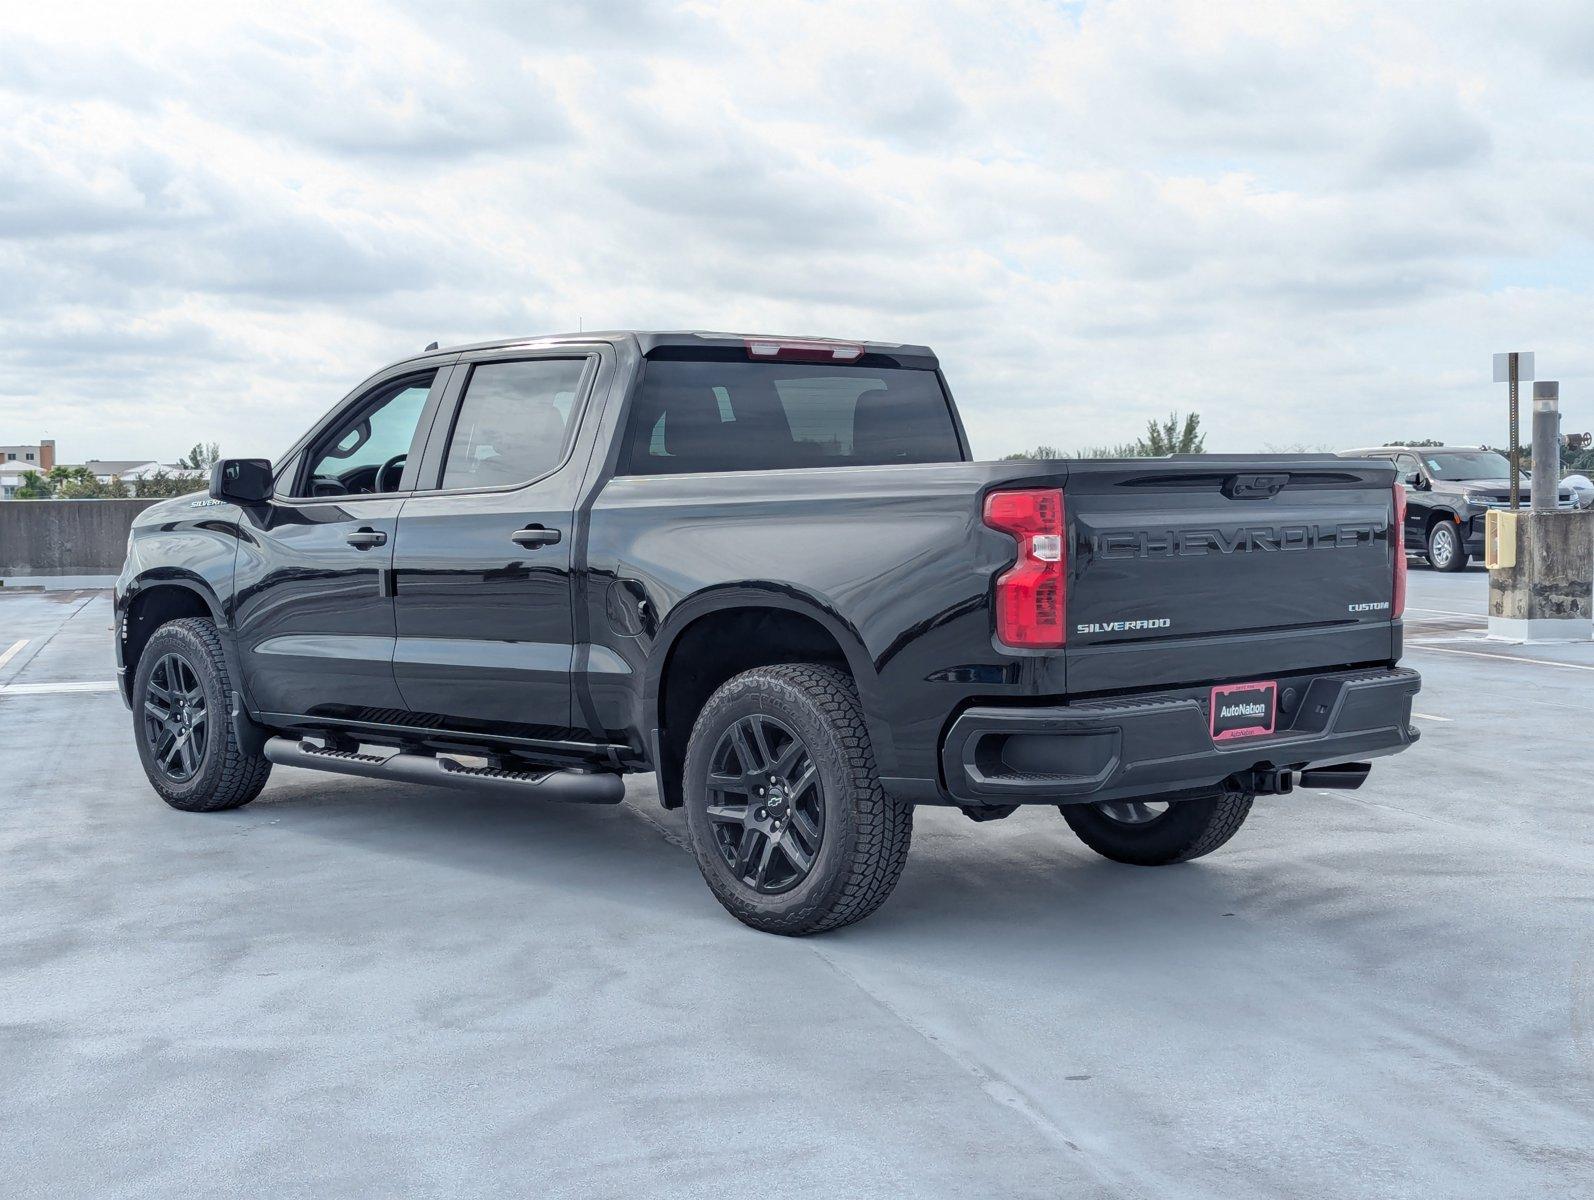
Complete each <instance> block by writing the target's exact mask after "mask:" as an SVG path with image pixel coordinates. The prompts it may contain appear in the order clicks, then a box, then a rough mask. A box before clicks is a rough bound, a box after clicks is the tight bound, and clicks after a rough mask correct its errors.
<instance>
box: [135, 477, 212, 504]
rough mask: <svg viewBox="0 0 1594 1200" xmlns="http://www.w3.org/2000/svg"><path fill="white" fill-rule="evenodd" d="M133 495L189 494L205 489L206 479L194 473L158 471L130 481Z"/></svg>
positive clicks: (141, 496)
mask: <svg viewBox="0 0 1594 1200" xmlns="http://www.w3.org/2000/svg"><path fill="white" fill-rule="evenodd" d="M128 483H129V486H130V487H132V489H133V495H134V496H136V497H138V498H139V499H149V498H151V497H164V496H187V495H191V494H192V493H194V492H202V491H204V490H205V481H204V480H202V479H196V478H194V477H193V476H192V475H173V474H172V473H171V472H170V471H156V472H155V474H153V475H149V476H146V477H145V478H143V479H133V480H129V481H128Z"/></svg>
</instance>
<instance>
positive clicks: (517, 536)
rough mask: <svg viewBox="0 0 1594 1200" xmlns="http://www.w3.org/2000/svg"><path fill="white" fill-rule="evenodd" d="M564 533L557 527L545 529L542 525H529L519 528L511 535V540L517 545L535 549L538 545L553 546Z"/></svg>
mask: <svg viewBox="0 0 1594 1200" xmlns="http://www.w3.org/2000/svg"><path fill="white" fill-rule="evenodd" d="M562 536H563V535H562V534H561V533H560V532H559V531H558V530H557V529H544V528H543V527H542V526H541V525H528V526H526V528H524V529H517V530H515V532H514V533H512V534H510V535H509V540H510V541H512V542H514V543H515V545H517V546H524V547H525V548H526V549H527V550H535V549H536V548H537V547H538V546H552V545H554V544H556V543H557V542H558V541H559V539H560V538H561V537H562Z"/></svg>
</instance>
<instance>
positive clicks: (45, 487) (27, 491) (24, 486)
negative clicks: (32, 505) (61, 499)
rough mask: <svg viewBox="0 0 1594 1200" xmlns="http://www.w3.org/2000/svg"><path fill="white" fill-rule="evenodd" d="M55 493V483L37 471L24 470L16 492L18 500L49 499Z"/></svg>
mask: <svg viewBox="0 0 1594 1200" xmlns="http://www.w3.org/2000/svg"><path fill="white" fill-rule="evenodd" d="M54 494H55V485H54V484H53V483H51V482H50V479H49V477H48V476H45V475H40V474H39V473H38V472H37V471H24V472H22V482H21V484H19V485H18V487H17V490H16V493H15V495H16V499H18V500H48V499H49V498H50V497H51V496H53V495H54Z"/></svg>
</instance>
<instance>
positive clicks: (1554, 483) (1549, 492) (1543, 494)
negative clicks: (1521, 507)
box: [1533, 380, 1561, 512]
mask: <svg viewBox="0 0 1594 1200" xmlns="http://www.w3.org/2000/svg"><path fill="white" fill-rule="evenodd" d="M1560 408H1561V385H1560V384H1559V383H1557V382H1555V381H1554V380H1546V381H1544V382H1542V383H1535V384H1534V385H1533V511H1534V512H1554V511H1555V507H1556V497H1557V494H1558V493H1559V492H1560V490H1561V412H1560Z"/></svg>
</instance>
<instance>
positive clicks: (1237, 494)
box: [1223, 475, 1290, 500]
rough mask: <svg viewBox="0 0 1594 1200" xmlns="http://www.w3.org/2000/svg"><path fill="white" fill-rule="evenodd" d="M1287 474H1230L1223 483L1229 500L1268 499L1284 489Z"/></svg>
mask: <svg viewBox="0 0 1594 1200" xmlns="http://www.w3.org/2000/svg"><path fill="white" fill-rule="evenodd" d="M1289 481H1290V477H1289V476H1288V475H1231V476H1229V478H1228V479H1226V480H1225V481H1224V483H1223V494H1224V495H1225V496H1227V497H1228V498H1229V499H1230V500H1270V499H1272V498H1273V497H1274V496H1277V495H1278V494H1279V493H1280V492H1281V491H1283V490H1284V485H1285V484H1286V483H1288V482H1289Z"/></svg>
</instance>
